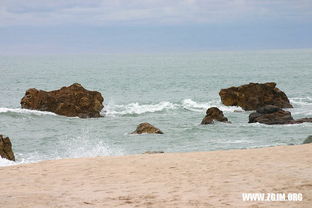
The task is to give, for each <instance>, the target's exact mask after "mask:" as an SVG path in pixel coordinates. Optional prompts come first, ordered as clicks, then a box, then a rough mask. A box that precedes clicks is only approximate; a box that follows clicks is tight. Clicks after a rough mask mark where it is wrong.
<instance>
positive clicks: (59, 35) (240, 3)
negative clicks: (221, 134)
mask: <svg viewBox="0 0 312 208" xmlns="http://www.w3.org/2000/svg"><path fill="white" fill-rule="evenodd" d="M298 48H312V0H0V54H5V55H6V54H62V53H64V54H75V53H79V54H80V53H82V54H83V53H142V52H190V51H191V52H194V51H210V50H262V49H298Z"/></svg>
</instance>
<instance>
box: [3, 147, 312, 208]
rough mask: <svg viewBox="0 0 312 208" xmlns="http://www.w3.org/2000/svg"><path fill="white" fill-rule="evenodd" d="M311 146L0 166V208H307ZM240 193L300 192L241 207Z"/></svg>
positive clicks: (311, 199) (311, 203)
mask: <svg viewBox="0 0 312 208" xmlns="http://www.w3.org/2000/svg"><path fill="white" fill-rule="evenodd" d="M311 153H312V144H307V145H298V146H285V147H270V148H262V149H249V150H230V151H214V152H203V153H166V154H153V155H146V154H144V155H131V156H121V157H97V158H82V159H63V160H55V161H44V162H40V163H35V164H26V165H18V166H12V167H1V168H0V178H1V181H0V191H1V192H0V207H1V208H2V207H3V208H4V207H5V208H11V207H12V208H19V207H21V208H28V207H31V208H39V207H40V208H41V207H44V208H57V207H74V208H80V207H90V208H92V207H109V208H113V207H153V208H154V207H155V208H167V207H187V208H188V207H253V208H256V207H300V208H301V207H307V208H311V207H312V166H311V164H312V163H311V155H312V154H311ZM243 192H263V193H272V192H273V193H289V192H295V193H302V194H303V201H302V202H244V201H243V200H242V197H241V193H243Z"/></svg>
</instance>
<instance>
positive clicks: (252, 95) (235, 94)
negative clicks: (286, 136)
mask: <svg viewBox="0 0 312 208" xmlns="http://www.w3.org/2000/svg"><path fill="white" fill-rule="evenodd" d="M219 95H220V97H221V101H222V103H223V104H224V105H226V106H240V107H241V108H242V109H244V110H256V109H258V108H259V107H263V106H266V105H275V106H277V107H279V108H292V105H291V104H290V103H289V100H288V98H287V96H286V94H285V93H284V92H283V91H281V90H280V89H278V88H276V83H274V82H268V83H264V84H261V83H249V84H246V85H241V86H239V87H230V88H227V89H222V90H221V91H220V92H219Z"/></svg>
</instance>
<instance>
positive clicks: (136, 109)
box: [102, 99, 242, 116]
mask: <svg viewBox="0 0 312 208" xmlns="http://www.w3.org/2000/svg"><path fill="white" fill-rule="evenodd" d="M210 107H218V108H219V109H220V110H222V111H225V112H234V111H241V110H242V109H241V108H240V107H235V106H224V105H222V103H221V102H220V101H211V102H208V103H198V102H195V101H193V100H191V99H184V100H182V101H181V102H178V103H171V102H168V101H162V102H159V103H156V104H139V103H138V102H135V103H129V104H125V105H114V104H107V105H105V109H104V110H103V112H102V113H103V114H104V115H105V116H116V115H140V114H145V113H155V112H163V111H169V110H189V111H194V112H204V111H206V110H207V109H208V108H210Z"/></svg>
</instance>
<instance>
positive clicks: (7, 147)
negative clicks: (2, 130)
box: [0, 135, 15, 161]
mask: <svg viewBox="0 0 312 208" xmlns="http://www.w3.org/2000/svg"><path fill="white" fill-rule="evenodd" d="M0 156H1V157H2V158H5V159H8V160H13V161H15V156H14V153H13V150H12V143H11V141H10V138H9V137H4V136H3V135H0Z"/></svg>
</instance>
